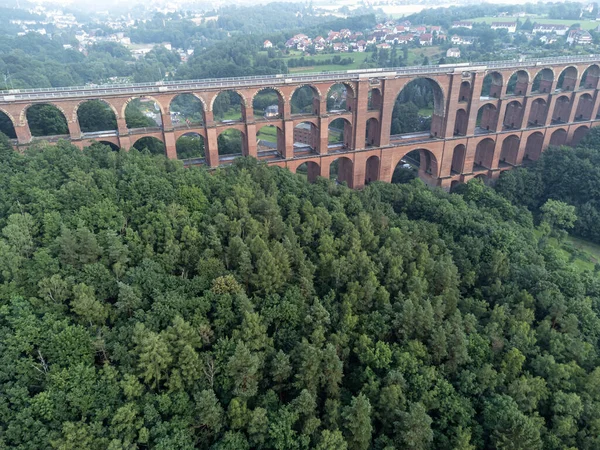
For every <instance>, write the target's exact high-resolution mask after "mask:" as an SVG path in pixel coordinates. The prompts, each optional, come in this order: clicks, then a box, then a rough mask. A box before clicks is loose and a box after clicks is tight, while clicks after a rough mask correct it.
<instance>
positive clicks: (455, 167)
mask: <svg viewBox="0 0 600 450" xmlns="http://www.w3.org/2000/svg"><path fill="white" fill-rule="evenodd" d="M466 154H467V148H466V147H465V146H464V144H459V145H457V146H456V147H454V150H453V151H452V165H451V168H450V170H451V171H452V172H454V173H463V172H464V170H465V156H466Z"/></svg>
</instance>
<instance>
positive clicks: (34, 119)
mask: <svg viewBox="0 0 600 450" xmlns="http://www.w3.org/2000/svg"><path fill="white" fill-rule="evenodd" d="M51 110H54V112H53V113H50V111H51ZM56 112H58V113H59V114H60V115H61V116H62V121H61V122H62V123H51V122H49V121H48V120H47V115H48V114H55V113H56ZM22 114H23V115H24V116H25V117H26V120H27V124H28V125H29V131H30V132H31V136H34V137H42V136H63V135H67V134H69V124H68V121H67V115H66V114H65V111H64V109H62V108H61V107H60V106H58V105H55V104H53V103H46V102H41V103H33V104H31V105H28V106H27V107H26V108H25V109H24V110H23V113H22Z"/></svg>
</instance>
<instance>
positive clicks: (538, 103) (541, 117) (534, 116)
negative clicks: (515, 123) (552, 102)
mask: <svg viewBox="0 0 600 450" xmlns="http://www.w3.org/2000/svg"><path fill="white" fill-rule="evenodd" d="M547 116H548V102H546V100H544V99H543V98H536V99H535V100H534V101H533V103H532V104H531V109H530V111H529V118H528V119H527V126H528V127H537V126H542V125H544V124H545V123H546V117H547Z"/></svg>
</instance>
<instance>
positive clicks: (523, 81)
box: [506, 69, 529, 95]
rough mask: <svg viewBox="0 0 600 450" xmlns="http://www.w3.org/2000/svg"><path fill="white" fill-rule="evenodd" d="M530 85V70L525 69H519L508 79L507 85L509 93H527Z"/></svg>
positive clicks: (507, 92)
mask: <svg viewBox="0 0 600 450" xmlns="http://www.w3.org/2000/svg"><path fill="white" fill-rule="evenodd" d="M528 85H529V72H527V71H526V70H524V69H520V70H517V71H515V72H513V74H512V75H511V76H510V78H509V79H508V83H507V85H506V94H507V95H525V94H526V93H527V86H528Z"/></svg>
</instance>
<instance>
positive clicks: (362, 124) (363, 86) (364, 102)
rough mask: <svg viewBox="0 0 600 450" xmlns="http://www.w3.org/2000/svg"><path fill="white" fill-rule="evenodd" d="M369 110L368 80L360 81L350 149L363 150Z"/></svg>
mask: <svg viewBox="0 0 600 450" xmlns="http://www.w3.org/2000/svg"><path fill="white" fill-rule="evenodd" d="M368 108H369V80H362V81H359V82H358V83H357V93H356V105H355V107H354V111H353V112H352V115H353V116H354V120H353V122H354V123H353V127H354V138H353V142H352V144H351V148H352V149H363V148H365V141H366V134H367V110H368Z"/></svg>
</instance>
